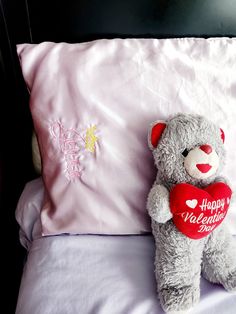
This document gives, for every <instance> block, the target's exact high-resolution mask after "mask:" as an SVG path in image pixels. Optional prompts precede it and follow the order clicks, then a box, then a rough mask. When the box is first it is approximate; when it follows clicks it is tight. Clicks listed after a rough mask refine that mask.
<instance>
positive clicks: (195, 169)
mask: <svg viewBox="0 0 236 314" xmlns="http://www.w3.org/2000/svg"><path fill="white" fill-rule="evenodd" d="M184 167H185V169H186V171H187V173H188V174H189V175H190V176H191V177H193V178H195V179H207V178H209V177H211V176H212V175H214V174H215V173H216V171H217V169H218V167H219V156H218V155H217V153H216V151H215V150H214V148H212V146H211V145H209V144H204V145H201V146H197V147H195V148H193V149H192V150H190V151H189V153H188V155H187V156H186V157H185V159H184Z"/></svg>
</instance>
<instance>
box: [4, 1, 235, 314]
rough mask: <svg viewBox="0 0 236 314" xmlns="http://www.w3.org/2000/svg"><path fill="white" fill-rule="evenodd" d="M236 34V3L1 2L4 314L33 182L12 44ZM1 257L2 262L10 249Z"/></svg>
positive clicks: (24, 98)
mask: <svg viewBox="0 0 236 314" xmlns="http://www.w3.org/2000/svg"><path fill="white" fill-rule="evenodd" d="M235 35H236V2H235V1H233V0H224V1H222V0H197V1H196V0H90V1H88V0H68V1H58V0H0V83H1V88H0V104H1V106H0V107H1V113H0V118H1V123H0V125H1V150H0V153H1V159H0V188H1V192H0V197H1V210H2V213H3V214H4V215H3V216H1V217H2V223H3V224H4V226H6V228H7V233H6V234H7V235H8V237H7V249H8V250H9V251H11V253H12V251H14V252H15V257H14V258H13V259H12V258H9V260H8V259H6V260H7V262H9V263H8V266H9V267H8V269H9V270H8V278H9V279H8V286H9V282H10V283H11V284H10V290H9V293H8V295H9V296H10V297H11V298H12V302H10V303H9V302H8V308H9V306H10V308H9V311H8V310H5V312H6V313H14V309H15V302H16V297H17V293H18V288H19V282H20V276H21V272H22V267H23V258H24V250H22V249H21V247H20V245H19V241H18V226H17V224H16V222H15V218H14V211H15V207H16V203H17V200H18V198H19V195H20V193H21V191H22V189H23V187H24V184H25V182H27V181H29V180H31V179H33V178H34V177H35V176H36V173H35V172H34V169H33V165H32V158H31V131H32V122H31V116H30V113H29V109H28V99H29V95H28V92H27V90H26V88H25V84H24V82H23V79H22V75H21V71H20V67H19V63H18V60H17V57H16V50H15V45H16V44H17V43H23V42H32V43H39V42H41V41H56V42H59V41H67V42H82V41H89V40H93V39H98V38H114V37H121V38H127V37H156V38H165V37H183V36H184V37H185V36H197V37H214V36H230V37H231V36H235ZM6 234H4V235H6ZM4 235H2V239H3V236H4ZM9 235H10V238H9ZM3 253H4V254H3V255H2V256H3V259H5V257H6V256H7V250H6V251H4V252H3ZM9 254H10V253H8V256H9ZM11 276H12V278H11ZM6 309H7V307H6Z"/></svg>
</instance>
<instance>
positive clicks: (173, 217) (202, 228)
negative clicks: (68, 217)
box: [147, 114, 236, 314]
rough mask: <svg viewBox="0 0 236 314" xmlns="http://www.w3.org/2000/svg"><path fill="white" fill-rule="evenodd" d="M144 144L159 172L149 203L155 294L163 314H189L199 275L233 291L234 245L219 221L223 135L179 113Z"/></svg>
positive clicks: (223, 209)
mask: <svg viewBox="0 0 236 314" xmlns="http://www.w3.org/2000/svg"><path fill="white" fill-rule="evenodd" d="M148 139H149V147H150V149H151V150H152V152H153V156H154V160H155V165H156V167H157V170H158V173H157V179H156V181H155V183H154V185H153V187H152V189H151V191H150V193H149V195H148V200H147V209H148V213H149V215H150V216H151V218H152V232H153V235H154V238H155V244H156V255H155V274H156V280H157V290H158V295H159V298H160V303H161V306H162V308H163V309H164V311H165V312H166V313H168V314H170V313H171V314H172V313H188V312H189V311H190V310H191V309H192V308H193V307H194V305H196V304H197V303H198V302H199V298H200V275H201V273H202V275H203V276H204V277H205V278H206V279H207V280H209V281H210V282H212V283H217V284H221V285H223V287H224V288H225V289H226V290H228V291H230V292H235V291H236V243H235V240H233V237H232V236H231V235H230V234H229V232H228V230H227V227H226V225H225V222H224V221H223V219H224V217H225V215H226V213H227V207H228V206H229V200H230V197H231V190H230V188H229V187H228V185H227V182H226V180H225V179H224V178H223V177H220V176H219V173H220V171H221V170H222V167H223V165H224V161H225V150H224V144H223V142H224V132H223V130H222V129H220V128H219V127H217V126H216V125H214V124H213V123H211V122H210V121H208V120H207V119H206V118H204V117H202V116H199V115H190V114H177V115H176V116H174V117H172V118H170V119H169V120H168V121H165V122H163V121H159V122H155V123H154V124H152V126H151V128H150V131H149V136H148ZM206 191H207V192H206ZM208 192H209V193H212V195H213V196H214V197H215V198H212V199H210V200H209V199H208V196H209V194H207V195H208V196H206V194H204V193H208ZM192 193H193V194H192ZM214 193H215V194H214ZM217 193H218V194H217ZM213 196H212V197H213ZM209 197H211V195H210V196H209ZM200 201H201V202H202V203H201V205H200ZM178 202H179V203H178ZM204 202H205V203H204ZM176 203H177V204H180V205H179V207H181V208H179V210H180V212H178V206H177V205H176ZM197 203H199V206H198V205H197ZM181 204H182V205H181ZM197 206H198V209H197ZM188 210H189V212H188ZM176 211H177V212H176ZM195 211H196V212H195ZM205 215H206V217H205ZM221 222H222V223H221Z"/></svg>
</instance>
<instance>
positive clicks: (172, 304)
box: [160, 286, 200, 314]
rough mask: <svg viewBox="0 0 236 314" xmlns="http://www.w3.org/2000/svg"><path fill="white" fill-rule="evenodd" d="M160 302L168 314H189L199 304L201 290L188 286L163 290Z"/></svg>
mask: <svg viewBox="0 0 236 314" xmlns="http://www.w3.org/2000/svg"><path fill="white" fill-rule="evenodd" d="M160 296H161V297H160V301H161V305H162V308H163V310H164V311H165V312H166V313H167V314H187V313H189V312H190V311H191V310H192V308H193V307H194V306H195V304H197V303H198V302H199V297H200V290H199V288H196V287H192V286H187V287H183V288H172V287H169V288H168V289H163V290H161V291H160Z"/></svg>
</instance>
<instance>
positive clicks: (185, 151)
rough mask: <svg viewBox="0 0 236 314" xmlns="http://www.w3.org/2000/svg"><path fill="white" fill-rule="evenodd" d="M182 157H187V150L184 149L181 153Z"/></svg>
mask: <svg viewBox="0 0 236 314" xmlns="http://www.w3.org/2000/svg"><path fill="white" fill-rule="evenodd" d="M182 155H183V156H184V157H187V155H188V150H187V148H185V150H184V151H183V152H182Z"/></svg>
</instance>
